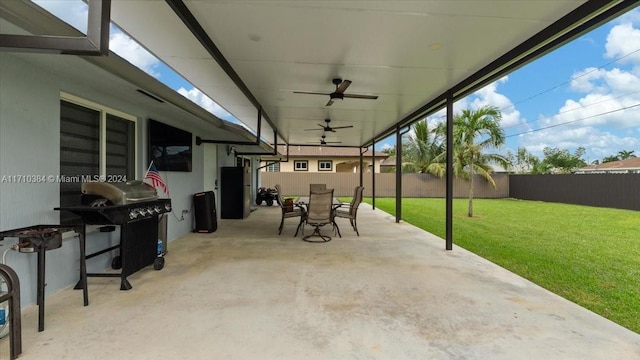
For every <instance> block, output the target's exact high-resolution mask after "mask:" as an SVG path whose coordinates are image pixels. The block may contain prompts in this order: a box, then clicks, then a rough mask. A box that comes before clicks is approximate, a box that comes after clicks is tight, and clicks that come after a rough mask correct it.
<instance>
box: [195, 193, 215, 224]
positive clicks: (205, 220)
mask: <svg viewBox="0 0 640 360" xmlns="http://www.w3.org/2000/svg"><path fill="white" fill-rule="evenodd" d="M193 208H194V215H195V220H196V227H195V229H194V230H193V232H199V233H211V232H214V231H216V230H217V229H218V215H217V214H216V197H215V194H214V193H213V191H205V192H200V193H196V194H194V195H193Z"/></svg>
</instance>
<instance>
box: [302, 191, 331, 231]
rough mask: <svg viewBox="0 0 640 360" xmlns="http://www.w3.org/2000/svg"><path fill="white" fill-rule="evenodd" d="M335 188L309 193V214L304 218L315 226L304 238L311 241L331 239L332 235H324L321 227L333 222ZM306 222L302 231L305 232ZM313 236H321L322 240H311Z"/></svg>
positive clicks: (307, 222) (305, 221)
mask: <svg viewBox="0 0 640 360" xmlns="http://www.w3.org/2000/svg"><path fill="white" fill-rule="evenodd" d="M332 203H333V189H327V190H318V191H312V192H311V193H310V194H309V204H308V208H307V216H306V218H305V219H304V223H305V224H309V225H311V226H313V227H314V229H313V233H312V234H311V235H307V236H305V237H303V238H302V239H303V240H304V241H309V242H327V241H331V237H329V236H326V235H322V234H321V233H320V228H321V227H322V226H324V225H329V224H333V206H332ZM304 226H305V225H304V224H303V225H302V233H303V234H304ZM312 237H319V238H320V239H322V241H314V240H311V238H312Z"/></svg>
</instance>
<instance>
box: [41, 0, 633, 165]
mask: <svg viewBox="0 0 640 360" xmlns="http://www.w3.org/2000/svg"><path fill="white" fill-rule="evenodd" d="M34 2H36V3H38V4H40V5H41V6H43V7H45V8H46V9H48V10H49V11H51V12H52V13H53V14H56V15H57V16H59V17H60V18H62V19H63V20H65V21H67V22H68V23H70V24H72V25H74V26H75V27H77V28H78V29H80V30H84V29H86V19H87V17H86V16H87V15H86V5H85V4H84V3H83V2H82V1H81V0H59V1H58V0H36V1H34ZM110 48H111V50H112V51H114V52H116V53H117V54H119V55H120V56H122V57H124V58H126V59H127V60H128V61H130V62H131V63H133V64H136V65H137V66H139V67H140V68H141V69H143V70H145V71H146V72H147V73H149V74H151V75H153V76H155V77H156V78H158V79H159V80H161V81H163V82H164V83H165V84H167V85H168V86H170V87H172V88H173V89H175V90H176V91H178V92H180V93H181V94H182V95H184V96H185V97H187V98H189V99H191V100H193V101H194V102H196V103H198V104H200V105H201V106H203V107H204V108H206V109H208V110H209V111H211V112H212V113H214V114H216V115H217V116H219V117H220V118H223V119H226V120H231V121H234V122H235V119H234V118H233V117H232V116H231V115H230V114H229V113H227V112H226V111H225V110H224V109H223V108H221V107H220V106H218V105H217V104H216V103H215V102H213V101H212V100H211V99H209V98H208V97H206V96H205V95H204V94H202V93H201V92H200V91H199V90H198V89H195V88H194V87H193V86H192V85H191V84H190V83H188V82H186V81H185V80H184V79H182V78H181V77H180V76H179V75H176V74H175V73H173V72H171V71H169V70H168V69H167V68H166V67H165V66H164V65H162V64H161V63H160V62H159V61H158V60H157V59H156V58H155V57H153V56H152V55H151V54H149V53H148V52H146V50H144V49H143V48H142V47H141V46H140V45H138V44H137V43H135V42H134V41H131V39H129V38H128V37H127V36H126V35H124V34H123V33H122V32H121V31H119V30H117V29H114V30H112V34H111V42H110ZM484 105H494V106H497V107H498V108H499V109H501V111H502V114H503V120H502V123H501V124H502V127H503V129H504V130H505V134H506V135H507V142H506V145H505V146H504V147H503V148H501V149H499V150H496V152H498V153H502V154H504V153H506V152H507V150H511V151H515V150H516V149H517V148H518V147H525V148H526V149H527V150H528V151H529V152H531V153H533V154H534V155H537V156H542V150H543V149H544V148H545V147H558V148H561V149H569V150H570V151H571V152H573V151H575V149H576V148H578V147H580V146H581V147H584V148H585V149H586V150H587V152H586V155H585V160H586V161H587V162H588V163H590V162H592V161H594V160H601V159H602V158H603V157H605V156H609V155H615V154H617V153H618V152H619V151H621V150H627V151H631V150H633V151H635V154H636V155H637V156H640V9H636V10H634V11H631V12H630V13H628V14H625V15H623V16H621V17H620V18H618V19H615V20H613V21H611V22H610V23H608V24H606V25H604V26H602V27H600V28H598V29H596V30H594V31H592V32H590V33H587V34H585V35H583V36H582V37H580V38H579V39H576V40H574V41H572V42H571V43H569V44H567V45H565V46H563V47H561V48H559V49H557V50H555V51H554V52H552V53H550V54H547V55H545V56H544V57H542V58H540V59H538V60H536V61H534V62H532V63H530V64H528V65H526V66H524V67H522V68H520V69H518V70H517V71H515V72H513V73H511V74H509V75H508V76H505V77H504V78H502V79H500V80H498V81H496V82H494V83H492V84H490V85H488V86H486V87H485V88H483V89H481V90H479V91H477V92H476V93H474V94H472V95H470V96H468V97H467V98H465V99H462V100H460V101H458V102H457V103H456V104H455V105H454V111H459V110H461V109H464V108H471V109H476V108H478V107H480V106H484ZM443 118H444V111H440V112H438V113H436V114H434V115H433V116H430V117H429V119H428V120H429V122H430V123H436V122H439V121H442V119H443ZM394 145H395V136H392V137H390V138H388V139H385V140H383V141H379V142H378V143H377V144H376V149H378V150H380V149H383V148H385V147H390V146H394Z"/></svg>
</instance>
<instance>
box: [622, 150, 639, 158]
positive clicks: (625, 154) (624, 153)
mask: <svg viewBox="0 0 640 360" xmlns="http://www.w3.org/2000/svg"><path fill="white" fill-rule="evenodd" d="M634 152H636V151H635V150H631V151H629V150H620V151H618V158H619V159H620V160H626V159H629V158H634V157H636V155H635V154H634Z"/></svg>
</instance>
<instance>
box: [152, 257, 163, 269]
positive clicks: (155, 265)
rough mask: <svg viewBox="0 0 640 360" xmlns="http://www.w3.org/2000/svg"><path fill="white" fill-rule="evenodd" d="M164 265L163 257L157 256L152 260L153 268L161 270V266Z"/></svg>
mask: <svg viewBox="0 0 640 360" xmlns="http://www.w3.org/2000/svg"><path fill="white" fill-rule="evenodd" d="M163 267H164V257H163V256H161V257H158V258H156V259H155V260H153V268H154V270H162V268H163Z"/></svg>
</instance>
